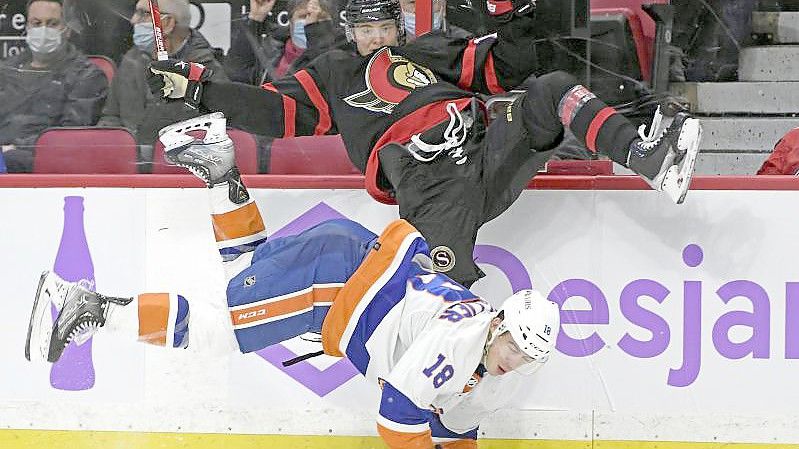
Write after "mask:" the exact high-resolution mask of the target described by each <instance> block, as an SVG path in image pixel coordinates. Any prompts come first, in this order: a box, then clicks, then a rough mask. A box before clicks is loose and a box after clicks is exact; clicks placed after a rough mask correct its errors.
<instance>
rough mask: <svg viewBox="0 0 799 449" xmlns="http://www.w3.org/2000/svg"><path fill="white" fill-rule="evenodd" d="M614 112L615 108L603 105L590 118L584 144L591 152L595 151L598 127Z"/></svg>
mask: <svg viewBox="0 0 799 449" xmlns="http://www.w3.org/2000/svg"><path fill="white" fill-rule="evenodd" d="M615 113H616V110H615V109H613V108H611V107H610V106H605V107H604V108H603V109H602V110H601V111H599V112H597V114H596V116H595V117H594V119H593V120H591V124H590V125H588V132H586V133H585V146H586V147H588V149H589V150H591V151H592V152H594V153H596V137H597V135H599V128H602V125H604V124H605V122H606V121H607V120H608V119H609V118H610V116H611V115H613V114H615Z"/></svg>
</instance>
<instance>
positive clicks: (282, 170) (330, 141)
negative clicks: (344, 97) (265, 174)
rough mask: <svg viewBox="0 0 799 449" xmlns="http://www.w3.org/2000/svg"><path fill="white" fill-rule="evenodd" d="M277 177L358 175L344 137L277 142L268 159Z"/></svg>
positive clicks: (281, 140) (317, 137)
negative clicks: (343, 139) (348, 153)
mask: <svg viewBox="0 0 799 449" xmlns="http://www.w3.org/2000/svg"><path fill="white" fill-rule="evenodd" d="M269 173H270V174H274V175H359V174H361V172H360V171H359V170H358V169H357V168H356V167H355V166H354V165H353V164H352V161H350V158H349V156H348V155H347V149H346V148H345V147H344V142H343V141H342V140H341V136H338V135H334V136H312V137H295V138H291V139H275V141H274V142H272V149H271V152H270V159H269Z"/></svg>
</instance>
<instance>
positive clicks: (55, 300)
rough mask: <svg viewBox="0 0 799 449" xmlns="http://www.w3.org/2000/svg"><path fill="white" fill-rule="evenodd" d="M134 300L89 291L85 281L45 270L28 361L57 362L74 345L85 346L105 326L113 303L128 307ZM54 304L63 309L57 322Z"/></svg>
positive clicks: (30, 330)
mask: <svg viewBox="0 0 799 449" xmlns="http://www.w3.org/2000/svg"><path fill="white" fill-rule="evenodd" d="M131 301H133V298H115V297H109V296H104V295H101V294H99V293H95V292H92V291H89V290H88V289H87V288H86V284H85V283H84V282H78V283H74V282H67V281H64V280H63V279H61V278H60V277H58V275H56V274H55V273H52V272H49V271H45V272H44V273H42V276H41V278H39V287H38V288H37V290H36V299H35V300H34V303H33V310H32V311H31V319H30V322H29V324H28V337H27V339H26V341H25V358H26V359H28V360H32V361H39V360H47V361H48V362H51V363H55V362H57V361H58V359H59V358H60V357H61V354H62V353H63V352H64V348H66V347H67V345H69V343H70V342H72V341H74V342H75V343H76V344H78V345H81V344H83V343H85V342H86V340H88V339H89V337H91V336H92V335H93V334H94V333H95V332H96V331H97V329H99V328H100V327H102V326H103V325H104V324H105V320H106V317H107V316H108V309H109V307H108V305H109V304H118V305H120V306H125V305H128V304H130V303H131ZM51 305H53V306H55V307H56V309H58V310H59V313H58V317H57V318H56V320H55V321H53V320H52V312H51V310H50V308H51V307H50V306H51Z"/></svg>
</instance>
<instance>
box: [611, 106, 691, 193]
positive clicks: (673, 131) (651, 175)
mask: <svg viewBox="0 0 799 449" xmlns="http://www.w3.org/2000/svg"><path fill="white" fill-rule="evenodd" d="M644 129H645V125H641V127H640V128H639V129H638V133H639V135H640V136H641V140H635V141H634V142H633V143H632V144H631V145H630V154H629V156H628V159H627V166H628V167H629V168H630V169H631V170H633V171H635V172H636V173H638V174H639V175H641V177H642V178H644V180H645V181H646V182H647V183H648V184H649V185H650V186H652V188H653V189H655V190H657V191H660V192H664V193H665V194H666V195H668V197H669V198H671V200H672V201H674V202H675V203H677V204H681V203H682V202H683V201H685V195H686V194H687V193H688V187H689V186H690V185H691V177H692V176H693V172H694V164H695V162H696V156H697V154H698V153H699V142H700V140H701V138H702V128H701V126H700V125H699V120H697V119H694V118H690V116H689V115H688V114H686V113H684V112H678V113H677V114H676V115H675V116H674V119H673V120H672V121H671V123H670V124H668V125H667V123H666V121H665V120H664V117H663V114H661V112H660V108H658V110H657V112H655V117H654V119H653V121H652V126H651V128H650V131H649V135H646V134H644Z"/></svg>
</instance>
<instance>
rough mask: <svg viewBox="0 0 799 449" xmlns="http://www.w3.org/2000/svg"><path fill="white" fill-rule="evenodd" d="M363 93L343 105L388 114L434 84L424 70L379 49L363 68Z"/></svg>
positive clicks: (428, 71) (431, 73) (432, 78)
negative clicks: (420, 88) (418, 91)
mask: <svg viewBox="0 0 799 449" xmlns="http://www.w3.org/2000/svg"><path fill="white" fill-rule="evenodd" d="M365 77H366V90H364V91H362V92H358V93H357V94H354V95H350V96H349V97H347V98H345V99H344V101H345V102H347V104H349V105H350V106H353V107H356V108H364V109H368V110H370V111H375V112H385V113H386V114H390V113H391V111H392V110H393V109H394V106H396V105H397V104H399V102H401V101H402V100H404V99H405V97H407V96H408V95H409V94H410V92H411V91H412V90H414V89H416V88H418V87H424V86H429V85H431V84H434V83H436V82H437V80H436V77H435V75H433V72H432V71H430V69H428V68H427V67H422V66H420V65H419V64H416V63H414V62H411V61H409V60H407V59H405V58H404V57H403V56H398V55H395V54H393V53H391V50H390V49H389V48H383V49H382V50H380V51H378V52H377V53H375V54H374V56H372V59H370V60H369V65H367V66H366V75H365Z"/></svg>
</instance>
